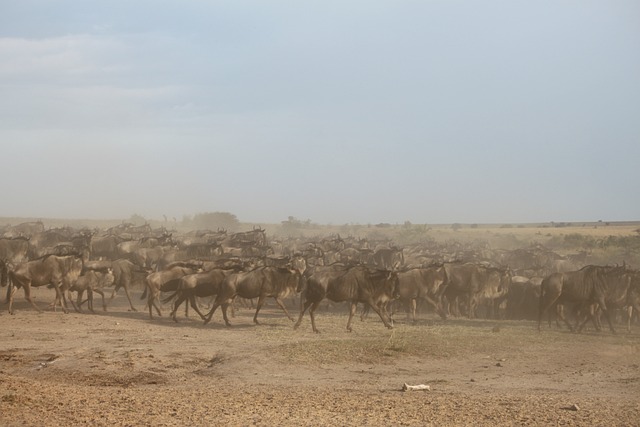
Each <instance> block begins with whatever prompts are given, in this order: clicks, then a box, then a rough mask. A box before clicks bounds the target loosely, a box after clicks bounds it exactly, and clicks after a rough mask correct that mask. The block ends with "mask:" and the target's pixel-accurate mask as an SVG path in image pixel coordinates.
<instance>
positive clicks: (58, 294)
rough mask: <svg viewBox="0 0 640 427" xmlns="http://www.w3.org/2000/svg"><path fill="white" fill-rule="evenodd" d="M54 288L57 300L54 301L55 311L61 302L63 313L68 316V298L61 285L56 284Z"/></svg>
mask: <svg viewBox="0 0 640 427" xmlns="http://www.w3.org/2000/svg"><path fill="white" fill-rule="evenodd" d="M53 287H54V289H55V290H56V299H55V300H54V301H53V311H54V312H55V311H56V307H57V305H58V302H60V307H61V308H62V311H63V312H64V313H65V314H67V313H68V312H69V310H67V304H66V298H65V296H64V292H63V291H62V290H61V289H60V284H59V283H54V284H53Z"/></svg>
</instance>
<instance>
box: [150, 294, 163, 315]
mask: <svg viewBox="0 0 640 427" xmlns="http://www.w3.org/2000/svg"><path fill="white" fill-rule="evenodd" d="M158 299H159V298H158V295H157V294H156V295H155V296H154V298H153V300H152V301H153V306H154V307H155V309H156V311H157V312H158V316H159V317H161V316H162V312H161V311H160V304H159V303H158Z"/></svg>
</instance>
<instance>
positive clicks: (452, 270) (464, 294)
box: [444, 263, 511, 318]
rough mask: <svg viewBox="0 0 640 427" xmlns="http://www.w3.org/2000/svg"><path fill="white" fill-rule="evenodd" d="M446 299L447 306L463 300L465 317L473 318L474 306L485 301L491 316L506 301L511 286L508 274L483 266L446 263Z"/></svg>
mask: <svg viewBox="0 0 640 427" xmlns="http://www.w3.org/2000/svg"><path fill="white" fill-rule="evenodd" d="M444 267H445V270H446V272H447V281H446V283H445V285H444V286H445V288H446V289H445V291H444V292H445V296H446V299H447V303H448V306H450V305H451V303H452V302H456V303H457V302H458V301H457V300H459V299H463V300H464V301H466V303H467V305H468V307H467V308H468V310H467V317H469V318H474V317H475V315H476V306H477V305H478V302H480V301H487V302H488V303H489V307H490V308H491V311H493V312H494V313H492V314H493V315H496V313H495V310H496V307H497V306H498V305H499V303H500V302H502V300H503V299H505V298H506V296H507V294H508V292H509V287H510V285H511V271H510V270H509V269H499V268H494V267H485V266H483V265H478V264H474V263H465V264H457V263H446V264H445V265H444ZM446 311H447V312H448V310H446Z"/></svg>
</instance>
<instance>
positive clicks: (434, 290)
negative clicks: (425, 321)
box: [398, 266, 447, 323]
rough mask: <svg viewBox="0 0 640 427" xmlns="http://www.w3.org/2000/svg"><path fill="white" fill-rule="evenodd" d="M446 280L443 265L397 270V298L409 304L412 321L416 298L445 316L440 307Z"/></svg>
mask: <svg viewBox="0 0 640 427" xmlns="http://www.w3.org/2000/svg"><path fill="white" fill-rule="evenodd" d="M446 281H447V272H446V269H445V268H444V266H433V267H427V268H413V269H411V270H408V271H401V272H398V295H399V300H400V301H402V302H404V303H408V304H409V306H410V308H411V310H410V311H411V319H412V321H413V323H415V322H416V306H417V300H423V301H426V302H428V303H429V304H430V305H431V306H432V307H433V308H434V309H435V310H436V312H437V313H438V314H439V315H440V317H442V318H443V319H446V318H447V316H446V313H445V312H444V310H443V308H442V296H443V294H444V290H445V287H444V285H445V283H446Z"/></svg>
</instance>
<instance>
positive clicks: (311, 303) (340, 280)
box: [294, 265, 398, 333]
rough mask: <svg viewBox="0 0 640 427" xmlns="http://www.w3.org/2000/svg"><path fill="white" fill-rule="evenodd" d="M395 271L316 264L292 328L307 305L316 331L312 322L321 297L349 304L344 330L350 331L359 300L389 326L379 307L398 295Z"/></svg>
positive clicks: (300, 317) (300, 318) (389, 322)
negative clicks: (319, 266)
mask: <svg viewBox="0 0 640 427" xmlns="http://www.w3.org/2000/svg"><path fill="white" fill-rule="evenodd" d="M397 288H398V274H397V273H395V272H392V271H387V270H372V269H369V268H367V267H365V266H360V265H358V266H354V267H350V268H347V269H344V267H343V266H340V267H337V268H332V267H324V268H316V270H315V271H314V273H313V274H312V275H311V276H310V277H308V278H307V285H306V288H305V289H304V292H303V295H302V298H303V299H304V305H303V306H302V308H301V310H300V316H299V317H298V321H297V322H296V324H295V326H294V328H298V327H299V326H300V323H301V322H302V317H303V316H304V312H305V311H306V310H307V309H309V316H310V317H311V327H312V329H313V331H314V332H316V333H318V332H319V331H318V329H317V328H316V323H315V310H316V309H317V308H318V305H319V304H320V302H322V300H323V299H325V298H328V299H330V300H331V301H334V302H343V301H348V302H349V304H350V306H351V307H350V312H349V320H348V321H347V331H349V332H351V321H352V319H353V315H354V314H355V312H356V308H357V305H358V303H364V304H369V306H370V307H371V309H372V310H373V311H375V312H376V314H378V316H380V319H382V323H384V325H385V326H386V327H387V328H390V329H391V328H392V327H393V326H392V325H391V319H390V318H389V316H388V314H386V312H385V311H384V310H383V309H381V308H380V307H381V306H382V305H383V304H384V303H386V302H387V301H390V300H392V299H394V298H396V297H397V296H398V295H397Z"/></svg>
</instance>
